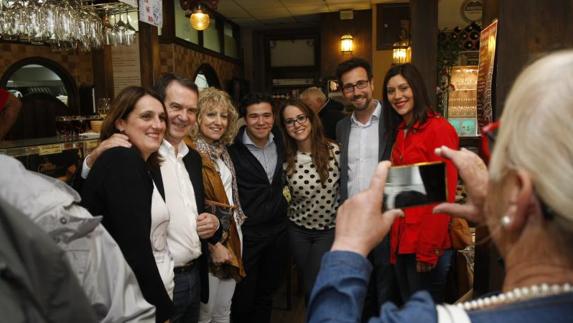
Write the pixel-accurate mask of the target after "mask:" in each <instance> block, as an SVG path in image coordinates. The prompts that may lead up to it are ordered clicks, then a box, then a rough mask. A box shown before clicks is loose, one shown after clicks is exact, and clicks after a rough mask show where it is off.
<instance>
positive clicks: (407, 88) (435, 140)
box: [383, 64, 459, 302]
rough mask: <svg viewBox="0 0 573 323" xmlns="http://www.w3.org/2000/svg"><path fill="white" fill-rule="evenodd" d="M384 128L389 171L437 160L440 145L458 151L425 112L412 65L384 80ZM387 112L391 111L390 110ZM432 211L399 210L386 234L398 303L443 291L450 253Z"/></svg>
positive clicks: (451, 185)
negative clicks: (389, 138)
mask: <svg viewBox="0 0 573 323" xmlns="http://www.w3.org/2000/svg"><path fill="white" fill-rule="evenodd" d="M383 91H384V108H385V109H384V122H385V124H386V131H387V134H388V135H392V134H396V141H395V143H394V147H393V149H392V157H391V161H392V165H393V166H398V165H408V164H413V163H420V162H431V161H440V160H443V159H441V158H439V157H438V156H436V154H435V153H434V150H435V149H436V148H437V147H440V146H442V145H444V146H448V147H450V148H453V149H458V146H459V138H458V135H457V134H456V131H455V129H454V128H453V127H452V126H451V125H450V124H449V123H448V121H447V120H446V119H445V118H443V117H441V116H440V115H438V114H437V113H436V112H434V110H433V109H432V107H431V106H430V100H429V98H428V93H427V92H426V87H425V85H424V82H423V80H422V77H421V75H420V73H419V72H418V70H417V69H416V68H415V67H414V65H412V64H403V65H397V66H394V67H392V68H390V70H388V72H387V73H386V76H385V77H384V87H383ZM390 107H391V108H390ZM443 161H445V162H446V176H447V186H448V188H447V189H448V199H449V201H450V202H453V201H454V199H455V191H456V184H457V172H456V169H455V167H454V165H453V164H452V163H451V162H449V161H446V160H443ZM432 207H433V205H428V206H418V207H412V208H408V209H406V210H405V215H406V216H405V217H404V218H399V219H397V220H396V221H395V222H394V225H393V226H392V230H391V236H390V244H391V256H390V261H391V263H392V264H394V265H395V266H394V268H395V271H396V277H397V282H398V287H399V289H400V295H401V296H402V300H403V301H406V300H408V299H409V297H410V295H412V294H413V293H414V292H416V291H418V290H427V291H429V292H430V294H432V297H433V298H434V300H435V301H436V302H442V301H443V290H444V287H445V284H446V277H447V274H448V271H449V268H450V263H451V258H452V254H453V251H452V250H451V241H450V235H449V223H450V217H449V216H447V215H445V214H432Z"/></svg>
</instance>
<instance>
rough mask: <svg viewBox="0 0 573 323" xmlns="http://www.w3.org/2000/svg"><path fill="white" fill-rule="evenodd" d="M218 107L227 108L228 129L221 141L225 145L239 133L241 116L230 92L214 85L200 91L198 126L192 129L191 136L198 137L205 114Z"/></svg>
mask: <svg viewBox="0 0 573 323" xmlns="http://www.w3.org/2000/svg"><path fill="white" fill-rule="evenodd" d="M216 107H222V108H225V109H227V113H228V117H227V121H228V123H227V129H226V130H225V133H224V134H223V136H221V140H220V142H221V143H222V144H224V145H229V144H231V143H232V142H233V139H234V138H235V136H236V135H237V132H238V126H237V119H238V118H239V116H238V113H237V110H236V109H235V107H234V106H233V103H232V102H231V97H230V96H229V94H227V93H226V92H225V91H221V90H219V89H216V88H214V87H210V88H206V89H205V90H203V91H201V92H200V93H199V101H198V102H197V126H196V127H194V128H193V129H192V131H191V136H192V137H193V138H197V136H198V134H199V128H200V125H201V122H202V120H203V116H204V115H205V113H207V112H208V111H211V110H212V109H214V108H216Z"/></svg>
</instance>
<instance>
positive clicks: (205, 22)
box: [179, 0, 219, 31]
mask: <svg viewBox="0 0 573 323" xmlns="http://www.w3.org/2000/svg"><path fill="white" fill-rule="evenodd" d="M179 3H180V4H181V8H182V9H183V10H185V16H186V17H189V23H190V24H191V27H193V29H195V30H199V31H201V30H205V29H207V28H209V23H210V22H211V17H210V15H209V12H210V11H215V10H216V9H217V4H218V3H219V0H180V2H179Z"/></svg>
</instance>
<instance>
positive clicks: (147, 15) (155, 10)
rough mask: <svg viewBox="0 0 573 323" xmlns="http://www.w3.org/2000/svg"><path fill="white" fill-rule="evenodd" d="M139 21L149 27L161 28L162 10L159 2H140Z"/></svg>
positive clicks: (144, 0)
mask: <svg viewBox="0 0 573 323" xmlns="http://www.w3.org/2000/svg"><path fill="white" fill-rule="evenodd" d="M139 20H140V21H143V22H146V23H148V24H150V25H154V26H157V27H161V25H162V24H163V8H162V3H161V0H141V1H140V6H139Z"/></svg>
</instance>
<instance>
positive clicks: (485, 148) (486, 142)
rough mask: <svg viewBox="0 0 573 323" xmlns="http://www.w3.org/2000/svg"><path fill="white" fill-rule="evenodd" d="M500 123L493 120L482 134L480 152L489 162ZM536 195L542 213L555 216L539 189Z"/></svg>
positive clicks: (547, 216) (551, 216)
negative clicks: (540, 194)
mask: <svg viewBox="0 0 573 323" xmlns="http://www.w3.org/2000/svg"><path fill="white" fill-rule="evenodd" d="M499 126H500V123H499V121H496V122H492V123H490V124H488V125H486V126H485V127H483V128H482V130H481V131H482V135H481V149H480V153H481V156H482V158H483V159H484V160H485V161H486V163H489V160H490V158H491V153H492V152H493V146H494V144H495V139H496V137H497V131H498V130H499ZM535 196H536V197H537V200H538V201H539V205H540V208H541V213H542V214H543V217H544V218H545V219H546V220H551V219H553V218H554V217H555V212H554V211H553V209H551V208H550V207H549V206H548V205H547V204H546V203H545V201H543V199H541V197H540V196H539V194H538V193H537V191H535Z"/></svg>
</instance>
